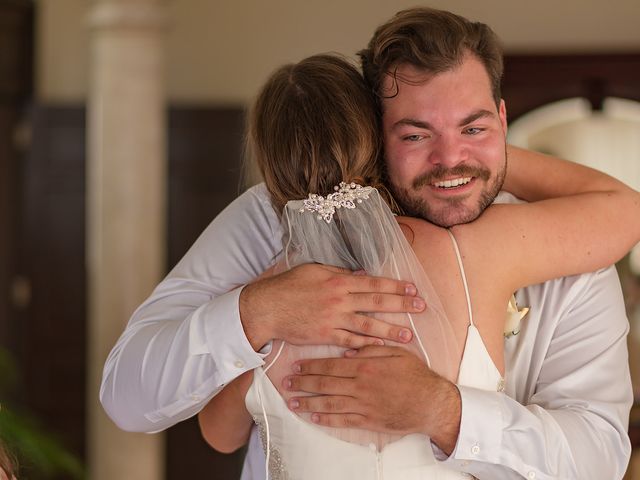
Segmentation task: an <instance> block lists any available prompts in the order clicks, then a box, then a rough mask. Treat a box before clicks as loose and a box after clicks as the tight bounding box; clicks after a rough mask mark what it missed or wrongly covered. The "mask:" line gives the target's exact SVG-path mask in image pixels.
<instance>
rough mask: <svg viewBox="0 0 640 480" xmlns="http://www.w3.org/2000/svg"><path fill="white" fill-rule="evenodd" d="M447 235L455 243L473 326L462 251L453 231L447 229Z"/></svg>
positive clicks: (454, 246)
mask: <svg viewBox="0 0 640 480" xmlns="http://www.w3.org/2000/svg"><path fill="white" fill-rule="evenodd" d="M447 233H448V234H449V237H451V242H453V249H454V250H455V251H456V258H457V259H458V267H459V268H460V274H461V275H462V284H463V285H464V294H465V296H466V297H467V310H468V311H469V323H470V324H471V325H473V313H471V297H470V296H469V286H468V285H467V276H466V275H465V273H464V266H463V265H462V257H461V256H460V249H459V248H458V242H456V237H454V236H453V233H452V232H451V230H449V229H448V228H447Z"/></svg>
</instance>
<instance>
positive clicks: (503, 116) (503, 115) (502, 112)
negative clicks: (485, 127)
mask: <svg viewBox="0 0 640 480" xmlns="http://www.w3.org/2000/svg"><path fill="white" fill-rule="evenodd" d="M498 116H499V117H500V123H501V124H502V130H504V134H505V136H506V135H507V106H506V105H505V103H504V99H502V98H501V99H500V107H499V108H498Z"/></svg>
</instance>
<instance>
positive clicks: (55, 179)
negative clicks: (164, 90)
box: [21, 106, 86, 458]
mask: <svg viewBox="0 0 640 480" xmlns="http://www.w3.org/2000/svg"><path fill="white" fill-rule="evenodd" d="M84 122H85V118H84V109H82V108H74V107H54V106H51V107H38V108H35V109H34V110H33V118H32V130H33V143H32V149H31V153H30V155H29V157H28V161H27V163H26V165H25V186H24V188H25V200H24V205H25V210H24V219H23V220H24V230H23V244H24V246H23V255H22V257H23V271H24V274H25V275H26V277H27V278H29V280H30V283H31V302H30V304H29V306H28V310H27V312H26V314H25V318H24V320H23V332H22V343H23V348H22V350H23V351H24V356H23V358H21V365H22V371H23V375H24V377H25V388H24V398H23V401H24V404H25V405H26V406H28V407H30V409H31V410H32V411H34V412H35V413H36V414H37V415H38V417H39V418H41V419H42V420H43V422H44V423H45V426H46V427H48V429H50V430H51V431H52V432H54V433H55V435H56V436H57V437H59V438H60V439H61V440H62V442H63V443H64V444H65V445H67V446H68V447H69V448H71V450H72V451H74V453H76V454H77V455H78V456H80V457H81V458H84V454H85V451H84V450H85V385H86V383H85V378H86V347H85V343H86V273H85V263H84V257H85V245H84V228H85V198H84V197H85V189H84V186H85V168H84V167H85V141H84V131H85V128H84Z"/></svg>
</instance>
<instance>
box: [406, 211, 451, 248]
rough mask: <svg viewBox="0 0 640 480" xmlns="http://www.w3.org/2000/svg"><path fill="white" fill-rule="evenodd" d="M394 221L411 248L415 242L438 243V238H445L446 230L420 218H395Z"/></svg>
mask: <svg viewBox="0 0 640 480" xmlns="http://www.w3.org/2000/svg"><path fill="white" fill-rule="evenodd" d="M396 220H397V221H398V225H400V228H401V229H402V233H404V235H405V237H406V238H407V241H408V242H409V243H410V244H411V245H412V246H414V243H416V242H417V241H419V243H423V242H425V241H427V242H429V241H438V240H439V239H440V238H444V236H446V229H444V228H442V227H438V226H437V225H434V224H433V223H430V222H428V221H426V220H423V219H422V218H416V217H396Z"/></svg>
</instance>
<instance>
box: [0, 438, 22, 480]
mask: <svg viewBox="0 0 640 480" xmlns="http://www.w3.org/2000/svg"><path fill="white" fill-rule="evenodd" d="M16 465H17V462H16V459H15V457H14V456H13V455H12V454H11V452H9V451H8V450H7V448H6V447H5V445H4V443H3V442H2V439H0V470H3V471H4V473H5V475H6V476H7V478H9V479H10V480H11V479H14V478H15V476H16V475H17V474H18V472H17V469H16Z"/></svg>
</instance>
